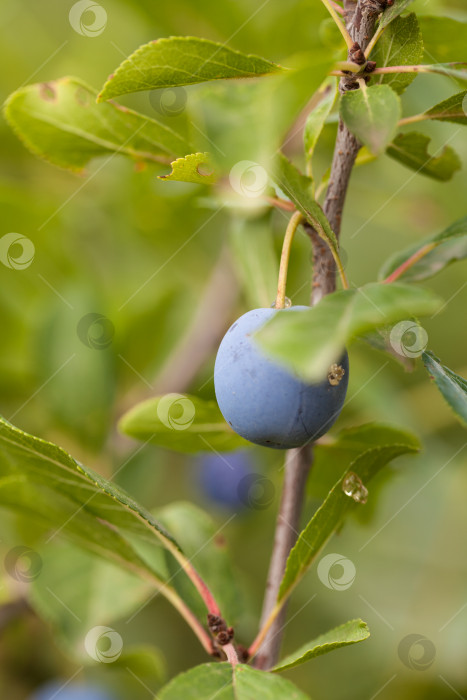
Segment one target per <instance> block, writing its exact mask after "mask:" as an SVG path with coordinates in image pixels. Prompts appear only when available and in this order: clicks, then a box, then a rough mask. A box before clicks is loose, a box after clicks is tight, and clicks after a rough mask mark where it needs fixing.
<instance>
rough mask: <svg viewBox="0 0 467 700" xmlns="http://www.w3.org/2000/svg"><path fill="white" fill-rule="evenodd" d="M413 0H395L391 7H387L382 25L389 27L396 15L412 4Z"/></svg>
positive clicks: (382, 16) (381, 21)
mask: <svg viewBox="0 0 467 700" xmlns="http://www.w3.org/2000/svg"><path fill="white" fill-rule="evenodd" d="M411 2H413V0H394V4H393V5H392V6H391V7H388V8H386V10H384V12H383V14H382V15H381V20H380V22H379V26H380V27H387V26H388V24H389V23H390V22H392V21H393V20H394V19H396V17H398V16H399V15H400V14H401V13H402V12H404V10H405V9H406V8H407V7H408V6H409V5H410V3H411Z"/></svg>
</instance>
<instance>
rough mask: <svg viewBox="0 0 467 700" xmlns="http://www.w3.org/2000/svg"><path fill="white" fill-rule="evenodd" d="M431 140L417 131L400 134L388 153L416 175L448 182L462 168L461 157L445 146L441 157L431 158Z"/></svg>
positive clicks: (388, 149) (389, 147)
mask: <svg viewBox="0 0 467 700" xmlns="http://www.w3.org/2000/svg"><path fill="white" fill-rule="evenodd" d="M430 140H431V139H430V137H429V136H425V134H420V133H419V132H417V131H410V132H409V133H407V134H398V135H397V136H396V138H395V139H394V141H393V142H392V143H391V144H390V145H389V146H388V148H387V150H386V153H387V154H388V156H391V158H394V160H398V161H399V163H402V164H403V165H405V166H407V167H408V168H410V169H411V170H415V172H416V173H420V174H421V175H426V176H427V177H431V178H433V179H434V180H440V181H441V182H447V181H448V180H450V179H451V178H452V176H453V175H454V173H456V172H457V171H458V170H460V168H461V161H460V159H459V156H458V155H457V153H456V152H455V151H454V149H452V148H451V146H444V147H443V149H442V151H441V153H440V155H438V156H436V155H434V156H431V155H430V154H429V152H428V145H429V143H430Z"/></svg>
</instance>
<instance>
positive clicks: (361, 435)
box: [308, 423, 416, 511]
mask: <svg viewBox="0 0 467 700" xmlns="http://www.w3.org/2000/svg"><path fill="white" fill-rule="evenodd" d="M400 435H401V430H400V428H397V427H394V426H392V425H386V424H384V423H364V424H363V425H357V426H354V427H352V428H344V429H343V430H340V431H339V433H338V434H337V436H336V437H335V438H329V436H328V438H329V439H328V440H326V442H322V443H321V442H317V443H316V445H315V447H314V450H315V461H314V463H313V470H312V472H311V475H310V477H309V480H308V490H309V493H310V495H311V496H312V497H313V498H314V499H321V500H324V499H325V498H326V496H327V495H328V493H329V491H330V490H331V489H332V487H333V486H334V484H335V483H336V481H337V479H339V477H340V476H341V475H342V473H343V471H344V470H345V469H350V465H351V464H352V462H353V461H354V460H355V459H357V457H359V456H360V455H362V454H363V453H364V452H366V451H367V450H369V449H370V448H372V447H378V446H379V445H390V444H391V443H392V442H397V441H400ZM407 436H409V439H411V440H413V441H416V437H415V436H414V435H412V434H409V433H408V431H404V440H405V439H407ZM372 493H373V491H372ZM372 501H373V499H371V501H370V503H367V504H366V506H365V511H366V510H367V509H369V508H370V507H371V506H372Z"/></svg>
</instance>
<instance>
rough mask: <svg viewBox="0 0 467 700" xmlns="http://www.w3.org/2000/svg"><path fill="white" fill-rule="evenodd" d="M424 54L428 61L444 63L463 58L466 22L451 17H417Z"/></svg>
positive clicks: (466, 36) (466, 35)
mask: <svg viewBox="0 0 467 700" xmlns="http://www.w3.org/2000/svg"><path fill="white" fill-rule="evenodd" d="M418 21H419V23H420V29H421V30H422V36H423V43H424V45H425V53H426V56H427V59H428V60H429V61H435V62H439V63H445V62H447V61H458V60H459V59H462V58H463V57H465V47H466V46H467V22H462V21H458V20H455V19H452V18H451V17H442V16H441V15H438V16H437V17H430V16H428V15H422V16H419V18H418Z"/></svg>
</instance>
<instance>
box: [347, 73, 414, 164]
mask: <svg viewBox="0 0 467 700" xmlns="http://www.w3.org/2000/svg"><path fill="white" fill-rule="evenodd" d="M400 115H401V104H400V99H399V97H398V96H397V95H396V93H395V92H394V90H392V89H391V88H390V87H389V86H388V85H372V86H371V87H366V86H365V87H363V88H360V89H359V90H350V91H349V92H346V93H345V94H344V95H343V96H342V100H341V116H342V119H343V120H344V122H345V123H346V124H347V126H348V128H349V129H350V131H351V132H352V133H353V134H355V136H356V137H357V139H358V140H359V141H360V142H361V143H362V144H364V145H365V146H367V147H368V148H369V150H370V151H371V152H372V153H373V154H374V155H380V154H381V153H383V151H384V149H385V148H386V146H387V145H388V143H390V141H391V139H392V138H393V136H394V134H395V131H396V128H397V122H398V121H399V119H400Z"/></svg>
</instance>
